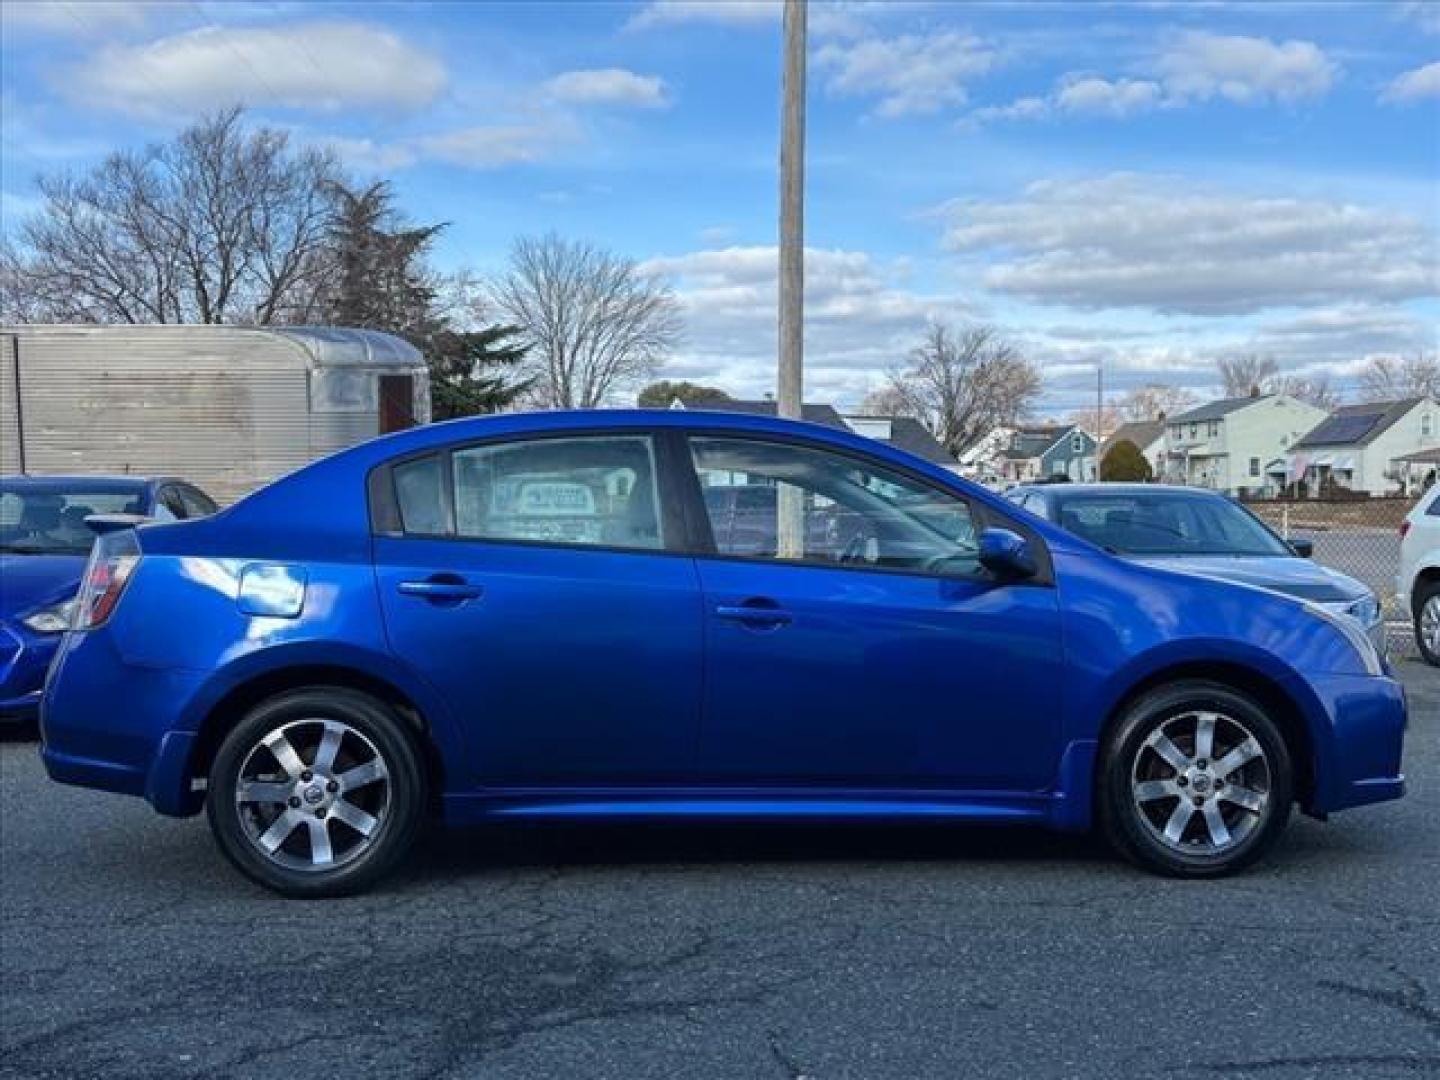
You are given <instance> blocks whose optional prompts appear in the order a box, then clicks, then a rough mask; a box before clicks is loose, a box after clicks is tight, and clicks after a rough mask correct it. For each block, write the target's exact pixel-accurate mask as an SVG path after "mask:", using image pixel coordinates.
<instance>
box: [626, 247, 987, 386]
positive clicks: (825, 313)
mask: <svg viewBox="0 0 1440 1080" xmlns="http://www.w3.org/2000/svg"><path fill="white" fill-rule="evenodd" d="M642 269H644V270H645V271H646V272H648V273H656V274H662V275H664V276H666V277H669V278H671V279H673V280H674V282H675V284H676V292H677V295H678V297H679V299H680V302H681V304H682V305H683V307H684V309H685V321H686V345H685V348H684V349H683V350H682V352H681V354H680V355H679V356H678V357H676V358H675V360H674V361H672V362H671V363H670V364H668V365H667V367H666V377H667V378H690V379H695V380H696V381H709V382H715V383H718V384H719V385H721V386H722V387H724V388H725V389H727V390H729V391H730V392H731V393H734V394H739V395H745V396H754V397H758V396H759V395H760V394H761V393H763V392H765V391H766V390H770V389H772V388H773V386H774V381H775V348H776V344H775V342H776V295H777V287H778V286H777V270H778V253H777V251H776V248H775V247H774V246H756V247H729V248H723V249H714V250H705V251H695V252H690V253H688V254H684V255H678V256H667V257H661V258H655V259H651V260H649V261H647V262H645V263H643V264H642ZM904 270H905V268H904V267H903V266H899V267H897V266H892V265H889V264H882V263H881V262H879V261H877V260H876V259H874V258H873V257H872V256H870V255H868V254H866V253H865V252H860V251H839V250H827V249H821V248H807V249H806V251H805V341H806V346H805V347H806V356H805V370H806V374H805V378H806V386H807V389H806V395H807V398H809V399H812V400H817V401H842V402H848V403H850V404H858V402H859V399H860V398H861V397H863V396H864V394H865V391H866V390H867V389H868V388H869V386H870V385H871V384H872V383H874V382H877V381H878V380H879V379H880V378H881V377H882V376H883V375H884V373H885V372H886V371H888V370H890V369H891V368H894V367H896V366H897V365H901V364H903V363H904V361H905V358H906V356H907V354H908V353H909V351H910V349H911V348H913V347H914V345H915V343H916V340H917V339H918V337H919V335H920V333H921V331H922V330H923V328H924V326H925V323H926V320H927V319H931V318H939V317H950V318H958V317H963V316H964V315H965V313H966V312H967V310H968V309H967V307H966V305H965V304H964V303H963V302H961V301H960V300H958V299H957V298H955V297H953V296H941V295H922V294H919V293H915V292H912V291H909V290H907V289H905V288H903V287H902V285H901V283H900V282H901V279H903V277H904Z"/></svg>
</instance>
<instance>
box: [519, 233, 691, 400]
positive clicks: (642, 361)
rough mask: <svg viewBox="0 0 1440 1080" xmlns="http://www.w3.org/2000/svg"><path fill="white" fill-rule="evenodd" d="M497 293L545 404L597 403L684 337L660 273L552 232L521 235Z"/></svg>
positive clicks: (649, 369) (644, 372) (652, 366)
mask: <svg viewBox="0 0 1440 1080" xmlns="http://www.w3.org/2000/svg"><path fill="white" fill-rule="evenodd" d="M491 293H492V301H493V303H494V305H495V307H496V308H497V309H498V310H499V311H500V312H501V313H502V314H503V315H504V317H505V319H506V321H508V322H510V323H513V324H514V325H516V326H518V327H519V328H520V330H521V332H522V334H523V335H524V340H525V343H526V345H527V346H528V347H529V349H530V360H529V363H531V364H532V365H533V366H534V371H533V375H534V377H535V383H534V393H535V395H536V402H537V404H539V405H541V406H542V407H546V408H560V409H594V408H598V407H600V406H601V405H603V404H604V403H605V402H606V401H607V400H608V399H609V398H610V396H611V395H612V394H614V393H615V392H616V391H619V390H622V389H625V388H626V387H630V386H633V385H635V384H636V383H638V382H639V381H641V380H643V379H645V378H647V377H649V376H650V375H652V374H653V373H654V372H655V370H656V369H657V368H658V367H659V366H660V363H661V361H662V360H663V359H664V357H665V355H666V354H667V353H668V352H669V351H670V350H671V349H672V348H674V346H675V344H676V342H677V341H678V340H679V337H680V306H679V304H678V302H677V301H676V299H675V294H674V293H673V292H672V291H671V289H670V288H669V286H668V285H666V284H665V283H664V282H663V281H662V280H660V279H658V278H655V277H651V276H648V275H645V274H642V273H640V271H639V270H638V269H637V268H636V265H635V263H634V262H633V261H632V260H630V259H626V258H623V257H621V256H618V255H614V254H612V253H610V252H608V251H605V250H603V249H600V248H596V247H592V246H591V245H589V244H586V243H582V242H570V241H567V240H563V239H561V238H560V237H558V236H556V235H554V234H550V235H547V236H542V237H522V238H521V239H519V240H517V241H516V242H515V245H514V247H513V248H512V249H511V252H510V269H509V271H508V272H507V273H506V274H505V275H504V276H503V277H500V278H499V279H498V280H496V281H495V282H494V283H493V284H492V287H491Z"/></svg>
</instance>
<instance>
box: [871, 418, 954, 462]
mask: <svg viewBox="0 0 1440 1080" xmlns="http://www.w3.org/2000/svg"><path fill="white" fill-rule="evenodd" d="M843 419H844V420H845V423H846V424H848V425H849V427H850V430H851V431H853V432H855V433H856V434H857V435H864V436H866V437H867V438H871V439H874V440H876V441H877V442H882V443H885V444H886V445H888V446H893V447H895V448H896V449H897V450H904V451H905V452H906V453H910V454H914V455H915V456H916V457H920V458H924V459H925V460H926V461H928V462H930V463H932V464H934V465H945V466H951V465H956V464H958V462H957V461H956V460H955V457H954V455H953V454H951V453H950V452H949V451H948V450H946V449H945V447H943V446H941V445H940V443H939V441H937V440H936V438H935V436H934V435H931V434H930V431H929V429H928V428H926V427H925V425H924V424H922V423H920V421H919V420H916V419H915V418H914V417H912V416H846V417H844V418H843Z"/></svg>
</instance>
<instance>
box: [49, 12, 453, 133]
mask: <svg viewBox="0 0 1440 1080" xmlns="http://www.w3.org/2000/svg"><path fill="white" fill-rule="evenodd" d="M445 84H446V72H445V66H444V65H443V64H442V63H441V61H440V60H439V59H438V58H437V57H435V56H433V55H431V54H430V53H427V52H423V51H422V50H420V49H417V48H415V47H414V46H412V45H410V44H408V43H406V42H405V41H404V40H402V39H401V38H400V37H398V36H397V35H395V34H393V33H391V32H390V31H388V30H384V29H380V28H378V27H374V26H369V25H366V24H363V23H354V22H306V23H291V24H285V25H276V26H266V27H230V28H220V27H213V26H212V27H206V28H204V29H201V30H193V31H189V32H186V33H183V34H176V35H173V36H171V37H165V38H161V39H160V40H158V41H154V42H151V43H149V44H145V45H120V44H116V45H110V46H107V47H105V48H103V49H101V50H100V52H99V53H98V54H97V55H96V56H94V57H92V58H91V59H89V60H87V61H86V62H85V63H83V64H80V65H76V66H75V67H73V68H71V69H70V70H68V71H67V72H66V73H65V74H64V89H65V90H66V92H67V93H69V94H70V95H71V96H72V97H74V98H76V99H78V100H81V101H83V102H84V103H86V104H91V105H99V106H106V107H111V108H117V109H122V110H125V111H128V112H134V113H141V114H155V113H168V112H173V111H175V110H176V109H180V110H183V111H185V112H194V111H202V110H206V109H212V108H217V107H222V106H225V105H229V104H233V103H235V102H244V103H246V104H250V105H272V106H283V107H286V108H293V109H305V110H311V111H320V112H334V111H338V110H341V109H346V108H356V107H375V106H382V107H396V108H407V109H413V108H418V107H420V106H422V105H425V104H427V103H428V102H430V101H432V100H434V98H435V97H436V96H437V95H438V94H439V93H440V92H441V91H442V90H443V89H444V88H445Z"/></svg>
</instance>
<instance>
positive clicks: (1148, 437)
mask: <svg viewBox="0 0 1440 1080" xmlns="http://www.w3.org/2000/svg"><path fill="white" fill-rule="evenodd" d="M1164 434H1165V421H1164V420H1131V421H1129V422H1128V423H1124V424H1121V425H1120V426H1119V427H1117V428H1116V429H1115V431H1114V433H1113V434H1112V435H1111V436H1110V437H1109V438H1108V439H1106V440H1105V444H1104V446H1103V447H1102V450H1105V451H1108V450H1109V449H1110V448H1111V447H1112V446H1114V445H1115V444H1116V443H1119V442H1132V443H1134V444H1135V446H1136V447H1137V448H1138V449H1140V450H1144V449H1145V448H1146V447H1147V446H1149V445H1150V444H1151V443H1153V442H1154V441H1155V440H1156V439H1158V438H1160V437H1161V436H1162V435H1164Z"/></svg>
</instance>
